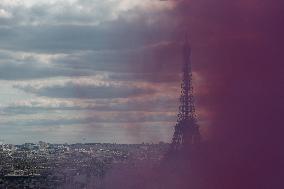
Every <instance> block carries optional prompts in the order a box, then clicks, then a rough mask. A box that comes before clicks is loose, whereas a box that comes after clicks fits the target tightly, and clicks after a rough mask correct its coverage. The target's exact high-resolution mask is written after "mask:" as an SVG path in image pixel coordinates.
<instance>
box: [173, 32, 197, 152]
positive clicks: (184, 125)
mask: <svg viewBox="0 0 284 189" xmlns="http://www.w3.org/2000/svg"><path fill="white" fill-rule="evenodd" d="M182 53H183V61H184V64H183V68H182V83H181V95H180V99H179V101H180V105H179V112H178V116H177V123H176V125H175V132H174V135H173V138H172V143H171V151H178V150H181V149H184V148H191V146H192V145H194V144H196V143H199V142H200V133H199V126H198V124H197V117H196V113H195V105H194V96H193V82H192V68H191V48H190V45H189V41H188V37H187V35H186V40H185V42H184V44H183V51H182Z"/></svg>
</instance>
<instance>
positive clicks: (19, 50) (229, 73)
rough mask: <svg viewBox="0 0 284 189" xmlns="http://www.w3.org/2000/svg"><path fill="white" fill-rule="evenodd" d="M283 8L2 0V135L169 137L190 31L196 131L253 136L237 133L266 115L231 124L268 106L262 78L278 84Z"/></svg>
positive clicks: (10, 139) (256, 2) (202, 0)
mask: <svg viewBox="0 0 284 189" xmlns="http://www.w3.org/2000/svg"><path fill="white" fill-rule="evenodd" d="M283 7H284V5H283V1H281V0H275V2H274V3H271V1H269V0H239V1H234V2H232V1H228V0H214V1H212V0H173V1H160V0H143V1H140V0H103V1H102V0H41V1H39V0H0V86H1V90H0V129H1V132H0V139H1V140H4V141H5V142H7V143H23V142H31V141H32V142H36V141H39V140H44V141H49V142H70V143H72V142H84V141H89V142H119V143H137V142H158V141H170V138H171V136H172V133H173V126H174V124H175V121H176V114H177V109H178V97H179V91H180V89H179V88H180V83H179V82H180V80H179V79H180V78H179V73H180V69H181V63H182V61H181V57H182V55H181V46H182V45H181V43H182V41H183V40H184V35H185V33H188V36H189V41H190V44H191V47H192V62H193V72H194V73H193V75H194V85H195V88H194V89H195V97H196V106H197V108H196V109H197V113H198V118H199V123H200V125H201V130H202V134H203V136H205V138H206V137H209V138H210V137H212V136H214V137H215V138H218V139H220V138H223V139H224V140H225V141H227V138H230V139H232V138H234V137H236V135H235V133H237V132H240V133H241V134H243V138H245V137H247V136H249V135H248V134H245V132H244V133H242V132H241V131H242V129H243V130H246V131H248V128H250V126H253V125H258V127H259V128H263V130H265V129H264V128H265V127H264V125H263V127H261V125H262V123H264V121H262V122H257V121H256V120H254V121H256V122H257V123H255V124H251V125H250V126H248V127H245V126H243V127H240V125H242V124H238V123H239V122H240V121H241V120H243V119H245V118H247V119H252V118H255V119H257V118H259V117H260V116H259V115H262V112H259V111H260V110H263V109H268V107H266V108H263V107H265V106H266V105H264V104H262V103H263V102H267V104H268V100H267V101H263V98H266V99H270V100H274V99H276V98H275V96H276V94H278V93H279V91H278V90H280V89H281V87H279V86H281V83H280V84H277V82H268V81H269V80H270V79H273V78H274V79H275V81H280V79H279V78H280V76H281V74H280V73H279V74H273V73H274V72H275V71H280V70H281V69H276V65H277V64H280V62H281V61H280V57H282V54H283V52H282V51H283V45H281V44H283V43H284V40H283V35H282V34H283V32H284V28H283V14H282V13H283ZM279 34H281V35H279ZM281 36H282V37H281ZM268 65H269V66H268ZM282 70H283V69H282ZM282 75H283V73H282ZM268 83H269V85H267V84H268ZM282 86H283V83H282ZM265 87H268V88H267V89H265ZM260 94H262V95H264V96H263V97H261V95H260ZM270 104H273V105H275V106H277V104H279V103H278V101H275V102H273V103H270ZM250 105H253V106H250ZM258 106H259V107H260V108H256V107H258ZM271 108H272V107H271ZM269 112H277V111H272V110H271V111H269ZM247 115H255V116H250V117H247ZM262 117H265V116H262ZM270 120H271V119H270ZM250 121H251V122H252V120H245V121H244V123H250ZM241 128H242V129H241ZM249 130H250V131H255V130H254V129H253V128H251V129H249ZM263 133H266V132H263ZM251 134H253V133H251ZM248 140H249V139H248ZM235 141H236V144H238V141H239V140H237V138H236V140H235ZM224 143H226V142H224Z"/></svg>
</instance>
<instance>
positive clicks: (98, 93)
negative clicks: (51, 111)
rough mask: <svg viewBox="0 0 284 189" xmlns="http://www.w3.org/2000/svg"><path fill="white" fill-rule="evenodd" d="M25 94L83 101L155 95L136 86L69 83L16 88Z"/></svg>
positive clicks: (151, 91)
mask: <svg viewBox="0 0 284 189" xmlns="http://www.w3.org/2000/svg"><path fill="white" fill-rule="evenodd" d="M15 87H16V88H19V89H21V90H24V91H25V92H29V93H34V94H36V95H38V96H45V97H51V98H82V99H96V98H128V97H133V96H139V95H144V94H153V93H154V92H155V91H154V90H153V89H148V88H141V87H140V88H139V87H136V86H127V85H115V84H106V85H85V84H76V83H74V82H67V83H64V84H63V85H56V84H55V85H52V86H43V87H40V88H36V87H33V86H32V85H26V86H16V85H15Z"/></svg>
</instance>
